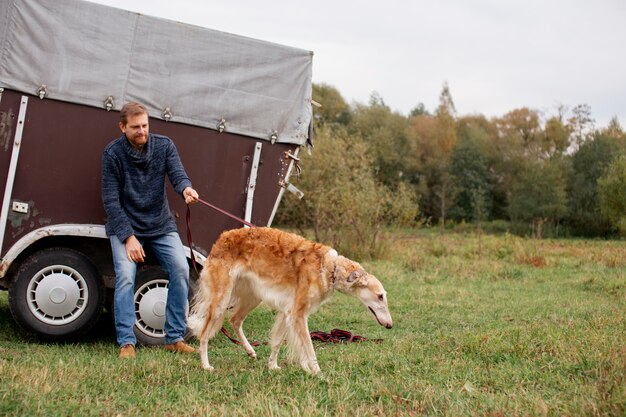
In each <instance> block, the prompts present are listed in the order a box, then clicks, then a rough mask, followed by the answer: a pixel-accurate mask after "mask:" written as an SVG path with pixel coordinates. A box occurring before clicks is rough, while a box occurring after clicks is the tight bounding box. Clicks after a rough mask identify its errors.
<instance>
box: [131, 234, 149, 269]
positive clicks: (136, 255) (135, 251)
mask: <svg viewBox="0 0 626 417" xmlns="http://www.w3.org/2000/svg"><path fill="white" fill-rule="evenodd" d="M126 256H128V260H129V261H131V262H137V263H139V262H143V261H144V258H145V256H146V253H145V252H144V251H143V247H142V246H141V243H139V241H138V240H137V238H136V237H135V235H132V236H131V237H129V238H128V239H126Z"/></svg>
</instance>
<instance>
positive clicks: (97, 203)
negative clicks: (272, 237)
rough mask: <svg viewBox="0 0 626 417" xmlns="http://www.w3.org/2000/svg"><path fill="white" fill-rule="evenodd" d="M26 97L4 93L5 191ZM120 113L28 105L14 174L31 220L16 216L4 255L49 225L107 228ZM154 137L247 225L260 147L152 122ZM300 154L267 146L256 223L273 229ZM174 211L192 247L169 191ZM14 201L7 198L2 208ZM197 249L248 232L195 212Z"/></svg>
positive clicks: (0, 135) (204, 210)
mask: <svg viewBox="0 0 626 417" xmlns="http://www.w3.org/2000/svg"><path fill="white" fill-rule="evenodd" d="M21 97H22V94H21V93H19V92H17V91H12V90H6V89H5V90H4V91H3V93H2V99H1V101H0V118H2V120H5V123H4V125H0V146H1V147H0V181H3V182H2V183H0V185H4V184H5V183H6V180H7V176H8V170H9V163H10V157H11V153H12V148H13V140H14V134H15V119H16V117H17V116H16V115H17V114H18V112H19V105H20V99H21ZM118 122H119V113H118V112H116V111H110V112H109V111H106V110H104V109H96V108H93V107H88V106H83V105H78V104H72V103H66V102H62V101H56V100H50V99H44V100H40V99H39V98H38V97H35V96H29V97H28V109H27V112H26V120H25V123H24V130H23V136H22V143H21V150H20V154H19V158H18V161H17V166H16V170H15V181H14V184H13V191H12V195H11V196H8V198H10V201H11V203H12V202H14V201H18V202H22V203H26V204H27V205H28V210H27V212H26V213H21V212H17V211H14V210H11V209H10V210H9V213H8V222H7V226H6V231H5V234H4V240H3V246H2V255H3V256H4V255H5V254H6V252H7V250H8V249H9V248H10V247H11V246H12V245H13V244H14V243H15V242H17V241H18V240H19V239H20V238H22V237H23V236H25V235H26V234H28V233H30V232H32V231H34V230H36V229H38V228H41V227H45V226H48V225H56V224H68V223H71V224H95V225H97V224H104V223H105V221H106V215H105V212H104V209H103V206H102V199H101V158H102V151H103V149H104V147H105V146H106V145H107V144H108V143H109V142H110V141H112V140H113V139H115V138H117V137H119V136H120V135H121V132H120V130H119V127H118ZM150 131H151V132H154V133H160V134H163V135H166V136H169V137H170V138H171V139H172V140H173V141H174V143H175V144H176V147H177V149H178V151H179V154H180V157H181V160H182V162H183V165H184V166H185V169H186V171H187V174H188V175H189V177H190V178H191V179H192V181H193V185H194V188H196V190H197V191H198V192H199V194H200V196H201V198H202V199H203V200H206V201H208V202H210V203H212V204H214V205H216V206H218V207H220V208H222V209H224V210H226V211H227V212H229V213H231V214H233V215H235V216H238V217H241V218H243V216H245V210H246V199H247V189H248V181H249V178H250V174H251V169H252V165H253V159H254V153H255V148H256V147H257V142H258V141H257V140H255V139H253V138H249V137H244V136H240V135H234V134H231V133H227V132H223V133H219V132H217V131H215V130H210V129H206V128H202V127H198V126H190V125H186V124H181V123H173V122H164V121H162V120H155V119H150ZM297 148H298V147H297V146H296V145H290V144H280V143H275V144H273V145H272V144H270V143H264V144H263V146H262V148H261V153H260V158H259V163H258V171H257V173H256V175H257V177H256V187H255V189H256V190H255V193H254V204H253V209H252V214H251V219H250V220H251V222H252V223H254V224H256V225H268V223H269V222H270V221H271V217H272V214H273V209H274V206H275V204H276V203H277V200H278V198H279V197H280V196H281V195H282V193H281V190H282V188H281V183H282V182H283V181H285V180H287V178H286V177H287V173H288V171H289V168H290V163H291V162H292V160H291V159H290V158H288V157H287V156H286V153H288V152H290V153H294V152H295V151H296V149H297ZM167 190H168V198H169V203H170V208H171V210H172V213H173V215H174V217H175V220H176V223H177V225H178V229H179V233H180V234H181V238H182V239H183V242H184V243H185V236H186V233H187V224H186V220H185V213H186V205H185V204H184V201H183V200H182V198H181V197H180V196H178V195H176V194H175V193H174V191H173V189H172V187H171V185H167ZM6 198H7V197H6V196H4V195H3V201H4V200H5V199H6ZM191 213H192V222H191V225H192V232H193V239H194V244H195V249H196V250H197V251H198V252H200V253H202V254H204V255H207V254H208V252H209V251H210V249H211V246H212V244H213V242H214V241H215V240H216V239H217V237H218V236H219V234H220V233H221V232H222V231H223V230H226V229H232V228H237V227H241V224H239V222H237V221H236V220H233V219H231V218H229V217H227V216H225V215H223V214H221V213H219V212H216V211H213V210H212V209H210V208H208V207H206V206H203V205H200V204H196V205H193V206H192V207H191Z"/></svg>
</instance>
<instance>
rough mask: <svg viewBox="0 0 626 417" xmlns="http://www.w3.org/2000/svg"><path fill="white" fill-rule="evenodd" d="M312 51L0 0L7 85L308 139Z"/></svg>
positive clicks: (64, 0)
mask: <svg viewBox="0 0 626 417" xmlns="http://www.w3.org/2000/svg"><path fill="white" fill-rule="evenodd" d="M312 56H313V54H312V52H309V51H305V50H301V49H297V48H292V47H287V46H282V45H277V44H273V43H269V42H264V41H259V40H255V39H251V38H246V37H242V36H237V35H232V34H229V33H224V32H220V31H215V30H210V29H206V28H203V27H198V26H193V25H189V24H183V23H179V22H174V21H170V20H166V19H159V18H155V17H150V16H145V15H142V14H138V13H133V12H129V11H125V10H121V9H116V8H112V7H108V6H102V5H98V4H94V3H89V2H86V1H80V0H2V1H0V87H4V88H10V89H14V90H18V91H21V92H25V93H29V94H36V91H37V90H38V88H39V87H40V86H41V85H45V86H46V89H47V96H46V97H47V98H50V99H58V100H63V101H68V102H73V103H79V104H85V105H89V106H96V107H101V108H103V107H104V102H105V100H106V98H107V97H109V96H112V97H113V98H114V109H117V110H119V109H120V108H121V106H122V105H123V104H124V103H125V102H127V101H138V102H140V103H143V104H144V105H146V107H147V108H148V110H149V112H150V116H152V117H157V118H163V117H162V113H163V110H164V109H166V108H169V109H170V111H171V119H170V120H171V121H174V122H182V123H188V124H192V125H196V126H204V127H209V128H212V129H216V127H217V125H218V123H219V122H220V120H221V119H224V120H225V121H226V123H225V127H226V131H228V132H232V133H237V134H241V135H246V136H252V137H255V138H260V139H266V140H268V139H270V137H271V135H272V132H274V131H275V132H277V136H278V140H277V141H278V142H283V143H295V144H304V143H305V142H306V140H307V138H308V128H309V123H310V121H311V101H310V100H311V73H312V69H311V68H312Z"/></svg>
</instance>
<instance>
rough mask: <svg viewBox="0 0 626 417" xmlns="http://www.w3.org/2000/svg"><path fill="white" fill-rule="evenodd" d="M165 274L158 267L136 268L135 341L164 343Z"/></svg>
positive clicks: (151, 344) (144, 343)
mask: <svg viewBox="0 0 626 417" xmlns="http://www.w3.org/2000/svg"><path fill="white" fill-rule="evenodd" d="M168 282H169V281H168V279H167V274H166V273H165V272H164V271H163V270H162V269H161V268H160V267H156V266H153V267H146V268H141V269H139V270H137V277H136V278H135V296H134V301H135V326H134V328H133V330H134V332H135V337H136V338H137V343H139V344H141V345H147V346H155V345H162V344H164V343H165V306H166V303H167V286H168Z"/></svg>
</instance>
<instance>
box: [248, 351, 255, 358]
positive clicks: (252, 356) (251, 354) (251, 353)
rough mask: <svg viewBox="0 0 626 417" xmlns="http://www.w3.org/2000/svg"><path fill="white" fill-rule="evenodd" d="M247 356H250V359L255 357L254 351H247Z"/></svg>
mask: <svg viewBox="0 0 626 417" xmlns="http://www.w3.org/2000/svg"><path fill="white" fill-rule="evenodd" d="M247 353H248V356H250V357H251V358H252V359H256V352H255V351H254V350H253V351H251V352H247Z"/></svg>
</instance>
